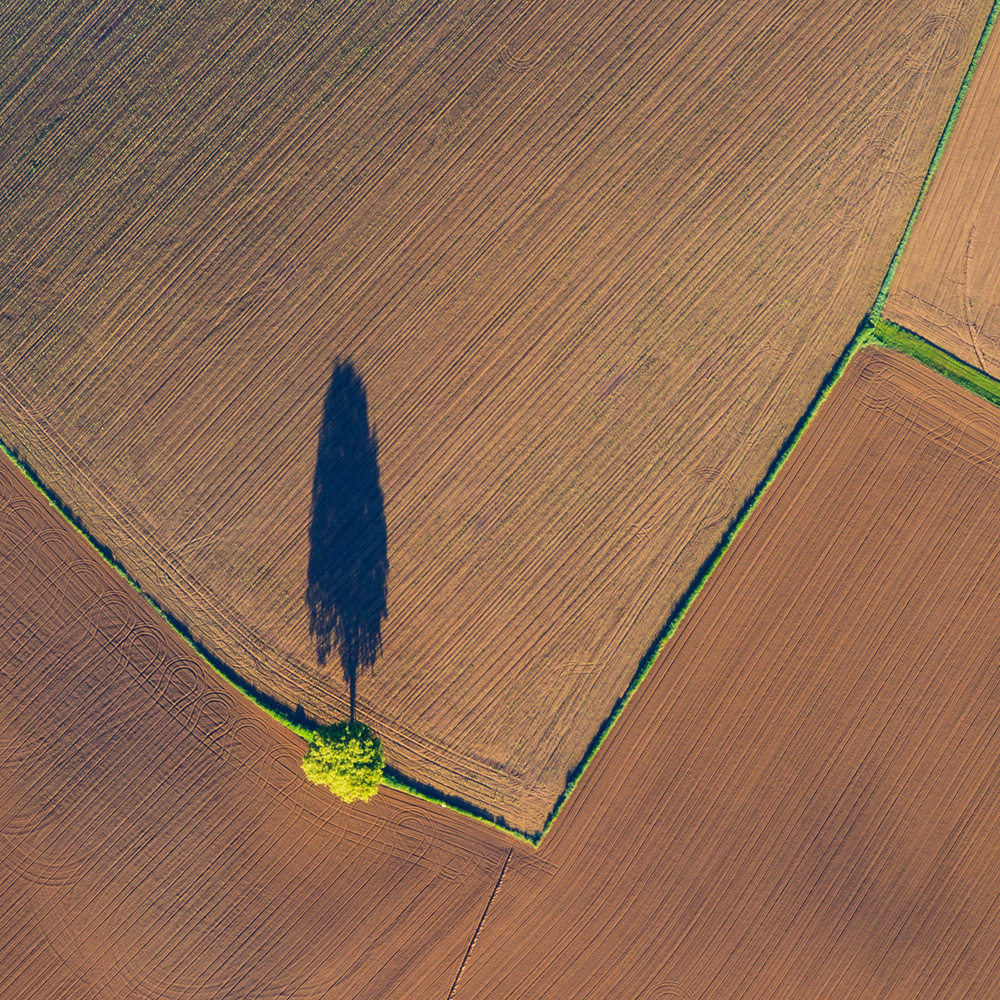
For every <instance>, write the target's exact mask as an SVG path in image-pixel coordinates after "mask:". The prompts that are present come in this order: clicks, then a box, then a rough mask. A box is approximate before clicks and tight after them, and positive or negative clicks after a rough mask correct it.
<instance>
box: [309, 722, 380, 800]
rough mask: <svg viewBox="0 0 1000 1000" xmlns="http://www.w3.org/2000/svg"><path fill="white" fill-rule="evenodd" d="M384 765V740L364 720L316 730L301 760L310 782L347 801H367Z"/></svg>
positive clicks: (373, 791)
mask: <svg viewBox="0 0 1000 1000" xmlns="http://www.w3.org/2000/svg"><path fill="white" fill-rule="evenodd" d="M384 768H385V757H384V756H383V754H382V742H381V741H380V740H379V738H378V737H377V736H376V735H375V734H374V733H373V732H372V731H371V729H370V728H369V727H368V726H366V725H365V724H364V723H362V722H338V723H336V724H335V725H332V726H323V727H321V728H319V729H317V730H316V731H315V732H314V733H313V734H312V735H311V736H310V739H309V752H308V753H307V754H306V755H305V757H304V759H303V761H302V770H303V771H305V775H306V777H307V778H308V779H309V780H310V781H311V782H313V783H314V784H317V785H326V786H327V787H328V788H329V789H330V791H331V792H333V794H334V795H336V796H337V798H339V799H343V800H344V801H345V802H357V801H359V800H360V801H361V802H367V801H368V800H369V799H370V798H371V797H372V796H373V795H374V794H375V793H376V792H377V791H378V786H379V784H380V782H381V780H382V771H383V769H384Z"/></svg>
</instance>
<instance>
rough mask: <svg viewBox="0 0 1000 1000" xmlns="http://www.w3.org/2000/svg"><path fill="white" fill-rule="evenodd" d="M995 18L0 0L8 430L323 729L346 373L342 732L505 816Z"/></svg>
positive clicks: (824, 363) (588, 5) (833, 297)
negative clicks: (357, 640) (365, 600)
mask: <svg viewBox="0 0 1000 1000" xmlns="http://www.w3.org/2000/svg"><path fill="white" fill-rule="evenodd" d="M988 7H989V4H988V2H986V0H974V2H964V3H959V2H956V0H933V2H927V0H922V2H920V3H915V2H912V0H885V2H879V3H859V2H857V0H797V2H794V3H788V2H779V0H769V2H761V0H739V2H736V3H733V2H730V0H697V2H692V3H686V4H670V5H667V6H666V7H664V5H663V4H662V3H653V2H650V0H622V2H616V3H611V4H609V3H596V2H594V0H571V2H568V3H566V2H561V0H559V2H556V0H551V2H549V0H546V2H543V3H528V2H523V3H510V2H507V0H504V2H500V0H482V2H470V0H458V2H456V3H449V4H434V3H430V2H425V0H401V2H398V3H391V2H389V0H374V2H371V3H369V2H365V3H355V4H346V3H330V4H322V3H316V2H312V3H310V2H307V0H266V2H264V0H261V2H240V0H212V2H209V0H205V2H202V3H194V2H189V0H155V2H154V0H137V2H135V3H130V4H127V5H126V4H123V3H118V2H112V0H99V2H97V3H94V4H88V5H84V4H81V3H76V2H58V0H57V2H53V3H50V4H48V5H47V6H46V7H45V9H44V11H43V12H41V13H40V12H39V8H38V5H37V3H34V2H31V3H29V2H27V0H22V2H8V3H6V4H4V5H3V14H2V15H0V18H2V24H0V71H2V72H0V75H2V77H3V79H5V80H7V81H8V85H7V87H6V89H5V90H4V92H3V93H2V94H0V99H2V100H3V102H4V103H3V106H2V107H3V113H2V115H0V205H2V211H0V275H2V276H3V278H2V280H0V436H2V437H3V438H4V439H5V440H6V441H7V442H8V443H10V444H11V445H13V446H15V447H16V448H17V449H19V451H20V452H21V453H22V454H23V455H24V456H25V457H26V458H27V460H28V461H30V463H31V464H32V465H33V466H34V467H35V468H36V469H37V470H38V472H39V473H40V475H41V477H42V479H43V480H44V481H45V482H46V483H48V484H49V485H51V486H52V487H53V488H54V489H55V491H56V492H57V493H58V494H59V495H60V496H62V497H63V498H64V499H65V500H66V501H67V502H68V503H69V505H70V506H71V507H72V508H73V509H74V510H75V511H77V512H78V513H79V515H80V516H81V517H82V518H83V520H84V521H85V523H86V524H87V525H88V527H89V529H90V530H91V531H92V532H93V534H94V535H95V536H96V537H97V538H98V539H99V540H100V541H101V542H103V543H104V544H106V545H107V546H109V547H110V549H111V550H112V551H113V552H114V553H115V554H116V556H117V557H118V558H119V559H120V561H121V562H122V564H123V565H124V566H126V567H127V568H128V570H129V571H130V572H131V573H132V574H133V575H134V577H135V578H136V579H137V580H138V581H139V582H140V584H141V585H142V587H143V588H145V589H146V590H147V591H148V592H149V593H151V594H153V595H154V596H155V597H156V598H157V599H158V600H159V601H160V602H161V603H162V604H163V605H164V606H165V607H167V608H168V609H169V610H170V611H171V612H173V613H174V614H176V615H177V616H178V617H179V618H180V619H182V620H183V621H184V622H186V623H187V625H188V626H189V627H190V629H191V630H192V632H193V634H194V635H195V636H197V638H198V639H199V640H200V641H201V642H203V643H204V644H206V646H207V647H208V648H209V649H210V650H211V651H212V652H214V653H215V654H216V655H218V656H220V657H221V658H222V659H224V660H225V661H226V662H228V663H229V664H231V665H232V666H233V667H234V668H235V669H236V670H237V671H239V672H240V673H241V674H242V675H244V676H245V677H246V678H247V679H248V680H249V681H250V682H251V683H253V684H254V685H256V686H257V687H258V688H260V689H261V690H262V691H264V692H265V693H267V694H269V695H272V696H274V697H276V698H278V699H279V700H280V701H281V702H283V703H284V704H286V705H288V706H289V707H291V708H294V707H295V706H296V705H301V706H302V707H303V709H304V710H305V711H306V713H307V714H308V715H309V716H311V717H314V718H317V719H320V720H325V721H329V720H331V719H333V718H335V717H337V716H338V715H341V714H343V712H344V708H345V703H346V689H345V687H344V685H343V683H342V681H341V678H340V670H339V666H338V665H337V664H336V663H332V664H330V665H329V667H328V669H326V670H320V669H319V668H318V667H317V660H316V655H315V649H314V646H313V644H312V642H311V640H310V636H309V613H308V609H307V607H306V602H305V590H306V573H307V566H308V563H309V523H310V496H311V493H310V490H311V486H312V482H313V472H314V463H315V460H316V454H317V451H316V448H317V434H318V430H319V422H320V415H321V411H322V406H323V398H324V393H325V391H326V388H327V381H328V380H329V378H330V374H331V370H332V369H333V366H334V363H335V362H336V361H337V360H338V359H340V360H345V359H349V360H350V361H351V363H352V364H353V366H354V367H355V369H356V370H357V372H358V373H359V377H360V378H361V379H362V380H363V382H364V385H365V387H366V390H367V397H368V406H369V411H370V415H371V419H372V421H373V423H374V426H375V429H376V433H377V439H378V443H379V451H378V456H379V462H380V465H381V486H382V490H383V491H384V496H385V518H386V523H387V526H388V566H389V575H388V581H389V590H388V594H389V598H388V600H389V604H388V620H387V622H386V625H385V630H384V636H383V638H384V648H383V657H382V660H381V661H380V662H379V664H378V665H377V667H376V670H375V674H374V676H365V677H364V678H363V679H362V681H361V683H360V684H359V689H358V697H359V711H360V714H361V717H362V718H363V719H365V720H366V721H369V722H371V723H372V724H373V725H374V726H375V727H376V728H377V729H378V730H379V732H380V733H381V734H382V735H383V736H384V738H385V740H386V745H387V749H388V753H389V756H390V759H391V761H392V763H393V764H394V765H395V766H397V767H398V768H400V769H401V770H402V771H404V772H405V773H407V774H409V775H411V776H413V777H415V778H417V779H419V780H421V781H425V782H427V783H429V784H431V785H434V786H436V787H438V788H440V789H442V790H444V791H446V792H449V793H451V794H455V795H459V796H461V797H463V798H465V799H467V800H470V801H472V802H474V803H476V804H478V805H480V806H482V807H483V808H485V809H488V810H490V811H491V812H493V813H496V814H501V815H504V816H505V817H506V818H507V820H508V821H509V822H510V823H512V824H514V825H515V826H518V827H521V828H523V829H526V830H534V829H537V828H538V827H540V826H541V824H542V822H543V821H544V819H545V817H546V815H547V814H548V811H549V809H550V807H551V806H552V804H553V801H554V800H555V798H556V797H557V795H558V794H559V793H560V792H561V791H562V789H563V787H564V784H565V779H566V773H567V771H568V770H569V769H571V768H572V767H574V766H575V765H576V763H577V762H578V761H579V759H580V758H581V756H582V754H583V752H584V749H585V748H586V746H587V745H588V743H589V742H590V740H591V738H592V737H593V735H594V733H595V732H596V731H597V729H598V727H599V725H600V723H601V722H602V721H603V719H604V718H606V716H607V714H608V712H609V711H610V709H611V707H612V705H613V704H614V702H615V700H616V698H617V697H618V696H619V695H620V694H621V693H622V691H623V690H624V689H625V688H626V686H627V684H628V682H629V680H630V679H631V677H632V676H633V674H634V672H635V670H636V669H637V667H638V665H639V662H640V660H641V658H642V656H643V654H644V653H645V652H646V650H647V648H648V647H649V645H650V643H651V641H652V640H653V638H654V636H655V635H656V634H657V631H658V630H659V629H660V628H661V627H662V625H663V622H664V620H665V619H666V617H667V616H668V615H669V613H670V610H671V608H672V606H673V605H674V603H675V601H676V600H677V599H678V598H679V597H680V595H681V594H683V592H684V589H685V588H686V587H687V585H688V584H689V582H690V580H691V579H692V577H693V575H694V574H695V572H696V570H697V568H698V566H699V565H700V564H701V563H702V561H703V560H704V558H705V557H706V556H707V554H708V553H709V552H710V551H711V550H712V547H713V546H714V545H715V543H716V542H717V541H718V539H719V538H720V537H721V534H722V533H723V531H724V530H725V527H726V525H727V523H728V522H729V520H730V518H731V517H732V516H733V514H734V513H735V512H736V511H737V509H738V508H739V506H740V504H741V502H742V500H743V499H744V497H745V496H747V495H748V494H749V493H750V492H751V490H752V489H753V487H754V486H755V485H756V483H757V482H759V480H760V478H761V476H762V475H763V473H764V470H765V469H766V467H767V465H768V463H769V461H770V460H771V458H772V457H773V456H774V454H775V453H776V451H777V450H778V448H779V446H780V443H781V442H782V441H783V440H784V438H785V436H786V434H787V433H788V431H789V430H790V429H791V427H792V426H793V425H794V423H795V421H796V420H797V419H798V417H799V416H800V414H801V413H802V411H803V409H804V408H805V406H806V404H807V402H808V400H809V399H810V398H811V397H812V395H813V393H814V391H815V390H816V388H817V386H818V384H819V381H820V380H821V378H822V377H823V375H824V373H825V372H827V371H828V370H829V368H830V366H831V364H832V362H833V360H834V358H835V357H836V356H837V355H838V354H839V352H840V351H841V349H842V348H843V346H844V345H845V344H846V343H847V342H848V341H849V339H850V337H851V336H852V334H853V332H854V329H855V327H856V325H857V323H858V322H859V321H860V319H861V318H862V316H863V315H864V312H865V310H866V309H867V308H868V306H869V304H870V302H871V301H872V298H873V297H874V295H875V292H876V289H877V287H878V284H879V281H880V280H881V278H882V275H883V274H884V272H885V269H886V267H887V265H888V263H889V260H890V258H891V255H892V253H893V251H894V249H895V246H896V243H897V241H898V238H899V235H900V233H901V231H902V227H903V224H904V221H905V219H906V217H907V214H908V212H909V211H910V207H911V205H912V204H913V201H914V199H915V197H916V195H917V191H918V190H919V186H920V183H921V179H922V177H923V175H924V173H925V170H926V167H927V164H928V162H929V160H930V156H931V152H932V149H933V146H934V143H935V141H936V138H937V136H938V134H939V132H940V129H941V128H942V126H943V123H944V120H945V118H946V115H947V112H948V109H949V108H950V106H951V104H952V101H953V99H954V95H955V92H956V91H957V88H958V85H959V81H960V80H961V78H962V75H963V72H964V69H965V66H966V65H967V62H968V59H969V57H970V55H971V52H972V49H973V46H974V43H975V41H976V39H977V38H978V37H979V34H980V31H981V28H982V25H983V23H984V21H985V18H986V12H987V9H988Z"/></svg>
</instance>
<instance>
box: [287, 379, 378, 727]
mask: <svg viewBox="0 0 1000 1000" xmlns="http://www.w3.org/2000/svg"><path fill="white" fill-rule="evenodd" d="M309 544H310V549H309V586H308V589H307V590H306V602H307V603H308V605H309V619H310V621H309V627H310V631H311V633H312V636H313V639H314V640H315V642H316V658H317V660H318V662H319V665H320V666H325V665H326V660H327V657H328V656H329V655H330V652H331V651H332V650H333V649H336V651H337V653H338V654H339V656H340V662H341V666H342V667H343V670H344V681H345V682H346V683H347V686H348V688H349V690H350V697H351V721H352V722H353V721H354V708H355V701H356V693H357V680H358V673H359V672H360V671H364V670H367V669H370V668H371V667H373V666H374V665H375V660H376V659H377V658H378V655H379V653H380V652H381V649H382V622H383V620H384V619H385V618H387V617H388V611H387V603H386V602H387V598H388V585H387V584H388V575H389V558H388V553H387V536H386V527H385V506H384V500H383V497H382V487H381V486H380V485H379V470H378V442H377V440H376V438H375V433H374V429H372V428H369V426H368V401H367V397H366V395H365V387H364V383H363V382H362V381H361V378H360V376H359V375H358V373H357V372H356V371H355V370H354V366H353V365H352V364H351V362H350V361H349V360H348V361H338V362H337V364H336V365H335V366H334V369H333V375H332V376H331V378H330V387H329V388H328V389H327V393H326V402H325V403H324V406H323V423H322V426H321V427H320V432H319V445H318V447H317V450H316V475H315V477H314V479H313V493H312V523H311V525H310V528H309Z"/></svg>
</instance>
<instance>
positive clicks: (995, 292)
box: [884, 29, 1000, 377]
mask: <svg viewBox="0 0 1000 1000" xmlns="http://www.w3.org/2000/svg"><path fill="white" fill-rule="evenodd" d="M998 135H1000V31H997V30H996V29H994V30H993V33H992V34H991V36H990V40H989V41H988V42H987V43H986V48H985V49H984V50H983V55H982V58H981V59H980V62H979V66H978V67H977V69H976V74H975V76H974V77H973V79H972V85H971V87H970V88H969V91H968V93H967V94H966V97H965V100H964V102H963V103H962V110H961V112H960V114H959V118H958V121H957V123H956V125H955V129H954V131H953V132H952V134H951V137H950V138H949V140H948V144H947V146H945V151H944V155H943V156H942V158H941V164H940V166H939V168H938V171H937V173H936V174H935V175H934V178H933V180H932V181H931V183H930V186H929V187H928V189H927V197H926V198H925V200H924V204H923V206H922V207H921V210H920V215H919V216H917V221H916V223H915V225H914V227H913V232H912V234H911V236H910V239H909V242H908V243H907V244H906V250H905V251H904V253H903V256H902V259H901V260H900V264H899V268H898V270H897V271H896V275H895V277H894V279H893V283H892V288H891V289H890V291H889V298H888V300H887V301H886V305H885V310H884V313H885V316H886V318H887V319H891V320H892V321H893V322H894V323H898V324H899V325H900V326H904V327H907V328H908V329H910V330H913V331H914V332H915V333H919V334H920V336H922V337H924V338H926V339H927V340H931V341H933V342H934V343H935V344H938V345H939V346H940V347H943V348H944V349H945V350H947V351H950V352H951V353H952V354H955V355H957V356H958V357H960V358H962V360H963V361H967V362H968V363H969V364H970V365H975V366H976V367H977V368H981V369H982V370H983V371H985V372H986V373H987V374H989V375H993V376H994V377H996V376H998V375H1000V143H998V142H997V136H998Z"/></svg>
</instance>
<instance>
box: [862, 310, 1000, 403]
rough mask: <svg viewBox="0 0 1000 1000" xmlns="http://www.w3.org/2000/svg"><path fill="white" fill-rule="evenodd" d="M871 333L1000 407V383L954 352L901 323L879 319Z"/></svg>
mask: <svg viewBox="0 0 1000 1000" xmlns="http://www.w3.org/2000/svg"><path fill="white" fill-rule="evenodd" d="M870 332H871V336H872V338H873V340H874V341H877V342H878V344H879V345H880V346H882V347H885V348H887V349H888V350H890V351H896V352H897V353H899V354H905V355H907V357H911V358H913V360H914V361H918V362H920V364H922V365H923V366H924V367H925V368H930V369H931V371H934V372H937V374H938V375H941V376H942V377H944V378H946V379H949V380H950V381H952V382H954V383H955V384H956V385H960V386H961V387H962V388H963V389H966V390H967V391H968V392H971V393H973V394H974V395H976V396H979V398H980V399H985V400H986V402H988V403H992V404H993V406H997V407H1000V379H995V378H993V376H992V375H987V374H986V373H985V372H984V371H982V370H980V369H979V368H976V367H975V365H970V364H969V363H968V362H967V361H963V360H962V359H961V358H959V357H957V356H956V355H954V354H952V353H951V352H950V351H946V350H945V349H944V348H943V347H938V346H937V344H935V343H932V342H931V341H929V340H927V339H926V338H925V337H921V336H920V334H919V333H914V332H913V331H912V330H907V329H906V327H903V326H900V325H899V324H898V323H892V322H890V321H889V320H886V319H877V320H874V321H873V322H872V327H871V331H870Z"/></svg>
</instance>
